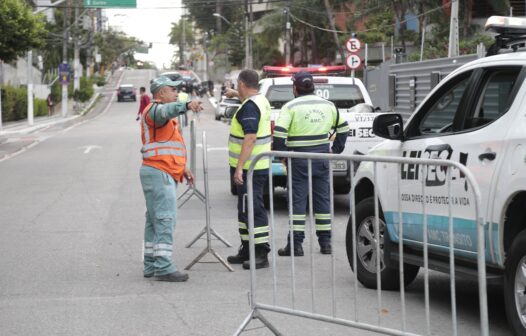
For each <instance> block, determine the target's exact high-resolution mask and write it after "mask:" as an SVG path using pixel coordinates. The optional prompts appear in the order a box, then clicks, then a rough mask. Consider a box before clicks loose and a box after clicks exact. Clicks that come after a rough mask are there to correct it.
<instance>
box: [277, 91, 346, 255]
mask: <svg viewBox="0 0 526 336" xmlns="http://www.w3.org/2000/svg"><path fill="white" fill-rule="evenodd" d="M332 129H335V130H336V137H335V139H334V142H333V144H332V148H331V147H330V139H329V136H330V132H331V130H332ZM348 133H349V126H348V124H347V121H345V120H342V118H340V116H339V112H338V109H337V108H336V107H335V106H334V104H333V103H332V102H330V101H328V100H325V99H323V98H320V97H318V96H316V95H314V94H308V95H302V96H299V97H297V98H295V99H293V100H291V101H290V102H288V103H287V104H285V105H284V106H283V108H282V109H281V111H280V114H279V117H278V121H277V122H276V126H275V128H274V144H273V145H274V149H275V150H279V151H286V150H290V151H296V152H311V153H330V152H332V153H341V152H342V151H343V150H344V148H345V141H346V140H347V135H348ZM291 165H292V171H291V172H290V173H291V174H292V203H293V218H292V220H293V237H294V244H295V246H298V244H299V245H301V244H302V243H303V240H304V238H305V219H306V212H307V200H308V195H309V178H308V160H306V159H292V162H291ZM312 193H313V195H312V196H313V199H312V201H313V208H314V218H315V225H316V234H317V236H318V242H319V244H320V246H326V245H329V244H330V242H331V211H330V185H329V161H328V160H313V161H312ZM289 239H290V235H289Z"/></svg>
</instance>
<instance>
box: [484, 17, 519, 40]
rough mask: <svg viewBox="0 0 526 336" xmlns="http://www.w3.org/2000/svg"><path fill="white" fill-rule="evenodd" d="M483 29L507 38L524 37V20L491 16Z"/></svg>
mask: <svg viewBox="0 0 526 336" xmlns="http://www.w3.org/2000/svg"><path fill="white" fill-rule="evenodd" d="M485 29H486V30H491V31H493V32H495V33H498V34H502V35H507V36H511V35H526V19H524V18H518V17H510V16H491V17H490V18H489V19H488V20H487V21H486V25H485Z"/></svg>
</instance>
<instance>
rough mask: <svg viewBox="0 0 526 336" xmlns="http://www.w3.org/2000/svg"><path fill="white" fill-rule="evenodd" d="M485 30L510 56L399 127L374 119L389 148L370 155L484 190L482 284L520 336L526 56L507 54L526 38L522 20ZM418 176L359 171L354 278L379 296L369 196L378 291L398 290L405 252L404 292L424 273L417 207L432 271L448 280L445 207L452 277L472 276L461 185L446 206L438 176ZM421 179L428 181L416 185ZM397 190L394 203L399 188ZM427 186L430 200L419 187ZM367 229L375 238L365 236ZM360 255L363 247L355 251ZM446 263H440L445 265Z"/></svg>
mask: <svg viewBox="0 0 526 336" xmlns="http://www.w3.org/2000/svg"><path fill="white" fill-rule="evenodd" d="M486 29H492V30H494V31H495V32H497V33H500V35H498V36H497V37H496V39H497V41H496V43H495V45H494V46H493V47H492V48H490V49H489V51H490V53H496V51H497V49H499V48H498V47H499V46H502V48H506V49H507V50H508V53H505V54H501V55H493V56H487V57H484V58H481V59H478V60H475V61H473V62H470V63H468V64H466V65H464V66H462V67H460V68H458V69H456V70H455V71H453V72H452V73H451V74H450V75H448V76H447V77H446V78H445V79H443V80H442V81H441V82H440V83H439V84H438V85H437V86H436V87H435V88H434V89H433V90H432V91H431V92H430V94H429V95H428V96H427V97H426V98H425V99H424V100H423V101H422V103H421V104H420V105H419V106H418V108H417V109H416V111H415V112H414V114H413V115H412V116H411V118H410V119H409V120H408V121H407V123H406V124H405V125H403V122H402V117H401V116H400V115H397V114H391V115H387V114H386V115H380V116H378V117H377V119H376V120H375V122H374V131H375V134H376V135H379V136H382V137H384V138H387V139H389V140H387V141H384V142H383V143H381V144H379V145H377V146H376V147H374V148H373V149H372V150H371V152H370V154H373V155H384V156H392V157H415V158H440V159H447V160H454V161H457V162H459V163H461V164H462V165H464V166H466V167H467V168H468V169H469V170H470V171H471V172H472V173H473V175H474V177H475V179H476V182H477V184H478V186H479V188H480V191H481V194H482V195H481V196H482V197H481V202H482V203H481V210H480V211H481V214H480V215H481V216H483V218H484V219H485V221H486V223H484V224H485V228H484V232H485V238H486V239H485V241H486V255H485V260H486V269H487V277H488V281H490V280H494V281H497V282H500V281H502V282H503V284H504V292H503V293H504V302H505V306H506V315H507V317H508V320H509V323H510V326H511V327H512V328H513V330H514V331H515V333H516V334H517V335H525V334H526V211H525V208H526V109H525V107H524V106H525V105H526V81H525V78H526V52H525V51H518V52H510V51H511V50H512V49H515V48H516V47H517V46H519V47H520V43H522V44H523V43H524V40H525V37H526V19H522V18H506V17H491V18H490V19H488V22H487V23H486ZM426 171H427V173H426V174H423V173H421V172H420V169H419V167H418V166H417V165H415V164H404V165H402V167H401V169H400V172H398V168H397V166H396V165H388V164H378V165H377V177H376V180H377V184H376V186H374V184H373V178H372V176H373V165H372V164H370V163H362V165H360V168H359V169H358V171H357V174H356V181H358V183H357V187H356V213H355V214H356V232H357V240H358V241H359V246H358V247H359V248H361V249H362V250H361V251H362V252H361V253H359V254H358V263H357V269H356V270H355V271H356V272H357V276H358V279H359V281H360V282H361V283H362V284H363V285H364V286H366V287H369V288H375V287H376V266H375V265H376V262H375V260H373V259H374V258H373V257H372V255H373V254H374V253H372V251H370V252H371V253H364V251H365V250H364V249H363V247H364V246H373V245H371V244H373V242H372V240H371V237H372V236H371V235H374V234H375V233H374V228H373V227H372V226H371V218H374V212H375V210H374V188H375V187H376V189H377V191H378V194H377V195H378V201H379V205H380V207H379V209H380V218H381V223H380V236H381V239H382V241H383V242H382V244H381V247H382V249H384V251H383V253H381V257H382V258H383V260H382V262H381V265H382V269H381V278H382V279H381V283H382V289H397V288H399V286H400V284H399V275H398V262H397V261H396V262H392V261H394V260H397V256H396V254H397V252H396V251H397V248H394V249H392V248H388V247H387V246H391V245H393V244H394V245H398V244H399V243H400V242H402V244H403V247H404V251H405V252H404V262H405V263H406V266H404V274H405V285H407V284H409V283H410V282H411V281H413V280H414V278H415V277H416V275H417V273H418V269H419V267H420V266H421V265H422V257H421V254H422V251H423V225H424V224H423V222H422V218H423V216H422V202H425V204H426V212H427V214H428V216H427V224H428V249H429V267H430V268H431V269H435V270H439V271H443V272H449V263H448V262H447V255H448V251H449V234H448V225H447V223H448V217H449V216H448V208H449V206H448V204H449V203H451V205H452V206H451V208H452V217H453V229H454V242H455V246H454V255H455V263H456V266H455V268H456V269H457V272H456V274H457V275H459V276H472V277H475V278H476V275H477V225H476V221H475V220H474V219H473V218H474V206H475V202H474V199H473V197H474V196H473V194H472V193H471V192H470V190H468V189H469V188H468V185H467V183H466V179H465V176H463V174H459V171H458V170H452V172H451V174H452V181H451V182H450V183H451V193H452V194H451V198H450V197H449V193H448V189H447V183H445V180H446V170H445V168H444V167H440V166H439V167H436V166H435V167H433V166H427V170H426ZM424 178H425V181H422V179H424ZM397 180H398V181H399V182H400V194H399V193H398V189H397V186H396V184H397V183H398V181H397ZM424 182H425V185H426V187H427V191H426V194H425V196H426V198H425V200H424V196H423V194H422V184H423V183H424ZM398 202H401V209H402V218H403V220H402V223H403V229H404V235H403V237H402V239H400V237H399V235H398V234H397V232H398V231H397V226H398V224H397V223H398ZM351 223H352V221H351V219H349V224H348V227H347V250H348V257H349V262H350V264H351V265H352V251H353V247H352V241H353V240H352V236H353V232H352V224H351ZM371 230H373V231H371ZM360 246H361V247H360ZM444 259H445V262H444Z"/></svg>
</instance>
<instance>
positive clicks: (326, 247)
mask: <svg viewBox="0 0 526 336" xmlns="http://www.w3.org/2000/svg"><path fill="white" fill-rule="evenodd" d="M320 252H321V254H332V246H331V243H328V244H323V245H320Z"/></svg>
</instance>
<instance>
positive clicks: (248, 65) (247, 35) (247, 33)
mask: <svg viewBox="0 0 526 336" xmlns="http://www.w3.org/2000/svg"><path fill="white" fill-rule="evenodd" d="M248 1H249V0H245V68H247V69H252V59H251V55H250V31H251V27H250V20H249V18H250V13H249V11H248ZM250 8H252V6H251V7H250Z"/></svg>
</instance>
